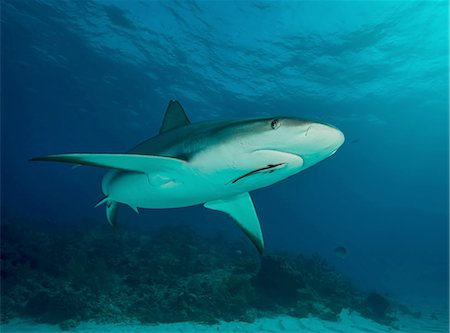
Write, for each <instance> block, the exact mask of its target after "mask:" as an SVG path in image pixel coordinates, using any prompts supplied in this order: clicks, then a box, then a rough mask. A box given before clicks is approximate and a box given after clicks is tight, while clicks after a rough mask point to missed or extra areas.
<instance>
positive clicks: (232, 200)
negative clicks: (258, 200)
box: [204, 192, 264, 253]
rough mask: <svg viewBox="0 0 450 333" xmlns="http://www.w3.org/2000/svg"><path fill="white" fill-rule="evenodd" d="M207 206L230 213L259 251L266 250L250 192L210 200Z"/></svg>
mask: <svg viewBox="0 0 450 333" xmlns="http://www.w3.org/2000/svg"><path fill="white" fill-rule="evenodd" d="M204 206H205V207H206V208H209V209H214V210H220V211H222V212H224V213H227V214H228V215H230V216H231V217H232V218H233V219H234V220H235V221H236V223H237V224H238V226H239V227H240V228H241V229H242V231H243V232H244V233H245V234H246V235H247V237H248V238H250V240H251V241H252V243H253V244H254V245H255V246H256V248H257V249H258V251H259V253H262V252H263V250H264V239H263V235H262V231H261V226H260V224H259V220H258V216H257V215H256V211H255V207H254V206H253V202H252V198H251V197H250V194H248V192H246V193H241V194H238V195H235V196H233V197H229V198H227V199H221V200H215V201H210V202H207V203H205V204H204Z"/></svg>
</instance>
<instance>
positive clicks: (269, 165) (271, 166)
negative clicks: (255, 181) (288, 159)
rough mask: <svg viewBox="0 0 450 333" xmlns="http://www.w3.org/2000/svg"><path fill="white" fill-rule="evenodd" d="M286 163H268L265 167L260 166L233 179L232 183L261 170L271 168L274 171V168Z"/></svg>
mask: <svg viewBox="0 0 450 333" xmlns="http://www.w3.org/2000/svg"><path fill="white" fill-rule="evenodd" d="M284 164H286V163H278V164H268V165H267V166H265V167H264V168H259V169H256V170H253V171H250V172H247V173H246V174H245V175H242V176H240V177H238V178H236V179H235V180H233V181H232V183H233V184H234V183H236V182H237V181H238V180H241V179H242V178H245V177H248V176H251V175H253V174H255V173H258V172H260V171H264V170H270V171H269V172H273V171H274V170H273V169H274V168H276V167H279V166H280V165H284Z"/></svg>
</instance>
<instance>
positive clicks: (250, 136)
mask: <svg viewBox="0 0 450 333" xmlns="http://www.w3.org/2000/svg"><path fill="white" fill-rule="evenodd" d="M214 132H215V136H216V142H217V143H218V145H217V146H215V149H214V150H207V152H211V154H208V153H206V154H205V155H203V154H200V155H199V157H206V156H208V157H206V158H204V159H203V158H200V159H199V160H203V161H206V160H207V161H208V163H206V164H207V165H209V167H210V168H211V169H214V170H217V169H218V168H219V165H220V166H222V167H224V166H225V169H226V170H228V171H227V172H230V173H232V175H231V176H227V175H225V177H226V179H228V180H231V182H230V184H233V185H236V186H238V185H242V186H247V187H248V188H252V187H255V188H258V187H263V186H268V185H270V184H273V183H275V182H278V181H280V180H282V179H284V178H287V177H289V176H291V175H293V174H295V173H297V172H299V171H302V170H304V169H306V168H309V167H310V166H312V165H314V164H316V163H318V162H320V161H322V160H324V159H325V158H327V157H329V156H331V155H333V154H334V153H335V152H336V150H337V149H338V148H339V147H340V146H341V145H342V144H343V142H344V134H343V133H342V132H341V131H340V130H338V129H337V128H335V127H333V126H331V125H328V124H324V123H320V122H315V121H310V120H304V119H300V118H292V117H276V118H258V119H246V120H239V121H232V122H228V123H225V124H223V126H221V127H220V128H215V129H214ZM227 177H229V178H227ZM247 187H246V189H247Z"/></svg>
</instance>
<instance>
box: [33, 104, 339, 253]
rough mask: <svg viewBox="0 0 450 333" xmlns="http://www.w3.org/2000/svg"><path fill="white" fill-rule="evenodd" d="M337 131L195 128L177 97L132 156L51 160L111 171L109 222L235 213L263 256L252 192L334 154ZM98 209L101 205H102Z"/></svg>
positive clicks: (269, 121)
mask: <svg viewBox="0 0 450 333" xmlns="http://www.w3.org/2000/svg"><path fill="white" fill-rule="evenodd" d="M344 140H345V138H344V134H343V133H342V132H341V131H340V130H339V129H337V128H336V127H334V126H332V125H330V124H326V123H322V122H317V121H312V120H306V119H302V118H296V117H260V118H246V119H232V120H216V121H205V122H196V123H191V121H190V120H189V118H188V117H187V115H186V113H185V111H184V109H183V107H182V106H181V104H180V103H179V102H178V101H176V100H171V101H170V102H169V104H168V106H167V109H166V112H165V115H164V118H163V122H162V126H161V128H160V131H159V133H158V134H157V135H156V136H154V137H152V138H150V139H147V140H145V141H143V142H142V143H140V144H138V145H137V146H135V147H134V148H132V149H131V150H129V151H128V152H126V153H117V154H116V153H70V154H57V155H46V156H40V157H35V158H32V159H31V160H32V161H56V162H65V163H73V164H77V165H88V166H96V167H102V168H107V169H109V170H108V172H107V173H106V174H105V175H104V177H103V179H102V184H101V186H102V191H103V193H104V195H105V197H104V199H103V200H101V201H100V202H99V203H98V204H97V206H99V205H102V204H105V205H106V217H107V220H108V222H109V223H110V224H111V225H113V226H115V225H116V220H117V211H118V205H119V204H125V205H128V206H130V207H131V208H132V209H133V210H135V211H136V212H138V209H139V208H149V209H165V208H179V207H187V206H194V205H200V204H201V205H204V207H206V208H208V209H211V210H217V211H221V212H224V213H226V214H228V215H229V216H231V218H232V219H233V220H234V221H235V222H236V224H237V225H238V226H239V227H240V229H241V230H242V231H243V232H244V233H245V234H246V235H247V237H248V238H249V239H250V241H251V242H252V243H253V244H254V245H255V247H256V249H257V250H258V251H259V252H260V253H263V250H264V239H263V233H262V230H261V225H260V222H259V219H258V215H257V213H256V210H255V207H254V204H253V201H252V199H251V196H250V194H249V192H251V191H253V190H256V189H260V188H263V187H266V186H269V185H272V184H274V183H277V182H279V181H282V180H284V179H286V178H288V177H290V176H292V175H294V174H297V173H299V172H301V171H303V170H305V169H307V168H310V167H311V166H313V165H315V164H317V163H318V162H320V161H322V160H324V159H326V158H328V157H329V156H331V155H333V154H334V153H335V152H336V151H337V150H338V149H339V147H340V146H341V145H342V144H343V143H344ZM97 206H96V207H97Z"/></svg>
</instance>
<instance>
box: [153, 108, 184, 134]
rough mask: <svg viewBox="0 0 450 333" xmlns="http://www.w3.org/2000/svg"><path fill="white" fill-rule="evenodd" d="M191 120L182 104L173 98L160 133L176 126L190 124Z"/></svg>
mask: <svg viewBox="0 0 450 333" xmlns="http://www.w3.org/2000/svg"><path fill="white" fill-rule="evenodd" d="M190 123H191V122H190V121H189V118H188V117H187V116H186V113H185V112H184V110H183V107H182V106H181V104H180V103H179V102H178V101H176V100H171V101H170V102H169V105H168V106H167V109H166V114H165V115H164V119H163V123H162V126H161V129H160V130H159V133H160V134H161V133H164V132H167V131H170V130H172V129H174V128H178V127H181V126H186V125H189V124H190Z"/></svg>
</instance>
